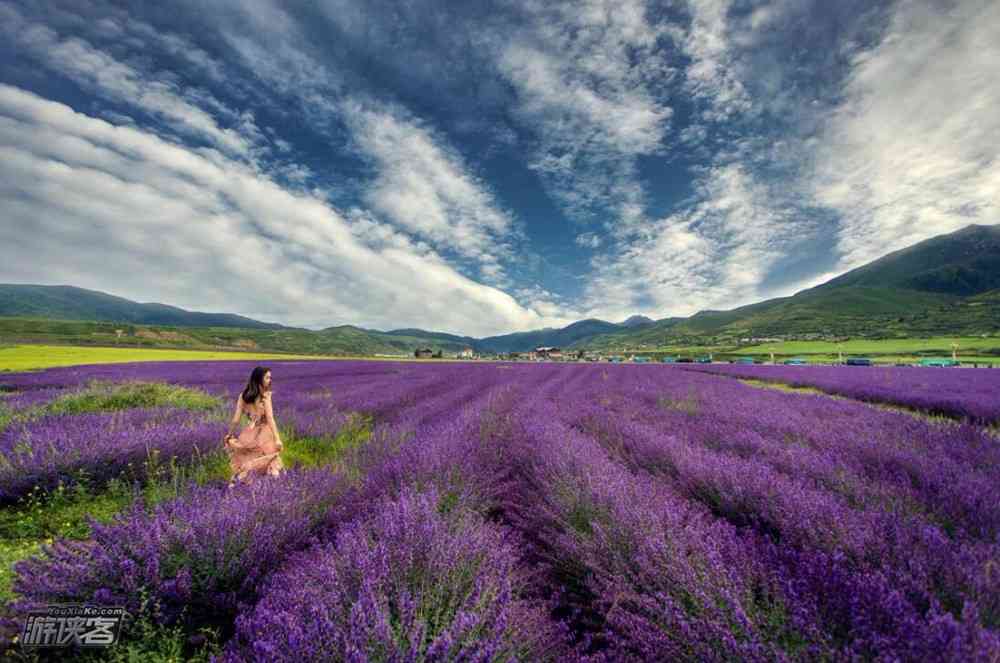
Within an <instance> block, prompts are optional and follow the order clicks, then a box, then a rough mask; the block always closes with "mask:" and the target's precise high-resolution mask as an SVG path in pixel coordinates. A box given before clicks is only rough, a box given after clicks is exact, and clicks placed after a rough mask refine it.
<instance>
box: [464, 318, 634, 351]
mask: <svg viewBox="0 0 1000 663" xmlns="http://www.w3.org/2000/svg"><path fill="white" fill-rule="evenodd" d="M621 329H622V327H621V325H616V324H615V323H613V322H606V321H604V320H594V319H590V320H580V321H579V322H574V323H573V324H571V325H568V326H566V327H563V328H562V329H542V330H539V331H530V332H519V333H515V334H504V335H502V336H490V337H488V338H482V339H479V340H478V341H477V342H476V344H475V347H476V349H478V350H479V351H480V352H516V351H522V350H531V349H534V348H537V347H542V346H553V347H559V348H565V347H568V346H570V345H573V344H574V343H577V342H580V341H584V340H586V339H588V338H592V337H594V336H597V335H599V334H606V333H608V332H614V331H620V330H621Z"/></svg>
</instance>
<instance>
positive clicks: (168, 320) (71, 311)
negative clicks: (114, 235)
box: [0, 283, 285, 329]
mask: <svg viewBox="0 0 1000 663" xmlns="http://www.w3.org/2000/svg"><path fill="white" fill-rule="evenodd" d="M0 315H3V316H21V317H31V318H52V319H57V320H107V321H115V322H130V323H132V324H138V325H172V326H176V327H240V328H245V329H283V328H285V327H284V325H279V324H275V323H270V322H259V321H257V320H253V319H251V318H245V317H243V316H241V315H233V314H231V313H196V312H193V311H185V310H184V309H181V308H177V307H176V306H168V305H167V304H156V303H148V304H140V303H139V302H133V301H131V300H129V299H124V298H122V297H115V296H114V295H109V294H107V293H103V292H98V291H96V290H86V289H84V288H76V287H73V286H69V285H18V284H9V283H4V284H0Z"/></svg>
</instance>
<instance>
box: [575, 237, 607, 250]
mask: <svg viewBox="0 0 1000 663" xmlns="http://www.w3.org/2000/svg"><path fill="white" fill-rule="evenodd" d="M573 241H575V242H576V245H577V246H582V247H584V248H587V249H597V248H600V246H601V238H600V236H599V235H598V234H597V233H580V234H579V235H577V236H576V239H574V240H573Z"/></svg>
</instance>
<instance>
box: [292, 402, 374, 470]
mask: <svg viewBox="0 0 1000 663" xmlns="http://www.w3.org/2000/svg"><path fill="white" fill-rule="evenodd" d="M370 436H371V417H364V416H361V415H354V417H352V419H351V421H350V423H348V424H347V425H346V426H344V427H343V428H341V429H340V430H339V431H337V433H336V434H335V435H332V436H323V437H309V436H299V435H296V433H295V431H292V430H288V431H281V440H282V442H284V444H285V446H284V449H283V450H282V452H281V461H282V463H284V465H285V467H287V468H289V469H291V468H295V467H328V466H333V467H335V468H336V469H340V470H344V471H348V470H349V469H350V467H349V465H350V464H349V463H347V462H346V461H347V456H348V455H349V454H350V453H351V452H352V451H353V450H355V449H358V448H360V447H361V446H362V445H363V444H364V443H365V442H367V441H368V439H369V437H370Z"/></svg>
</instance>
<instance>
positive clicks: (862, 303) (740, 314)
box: [577, 225, 1000, 348]
mask: <svg viewBox="0 0 1000 663" xmlns="http://www.w3.org/2000/svg"><path fill="white" fill-rule="evenodd" d="M998 293H1000V226H981V225H971V226H967V227H965V228H963V229H961V230H958V231H956V232H953V233H950V234H947V235H939V236H937V237H932V238H930V239H928V240H925V241H923V242H920V243H918V244H915V245H913V246H910V247H907V248H905V249H902V250H900V251H895V252H893V253H890V254H888V255H886V256H883V257H882V258H879V259H878V260H875V261H873V262H870V263H868V264H867V265H863V266H861V267H858V268H857V269H853V270H851V271H849V272H847V273H845V274H842V275H841V276H838V277H837V278H834V279H831V280H830V281H827V282H826V283H823V284H821V285H818V286H816V287H814V288H810V289H807V290H803V291H801V292H798V293H796V294H795V295H793V296H791V297H779V298H776V299H769V300H766V301H763V302H757V303H755V304H750V305H748V306H741V307H739V308H735V309H732V310H729V311H700V312H698V313H696V314H694V315H693V316H691V317H689V318H686V319H676V318H673V319H669V320H666V321H658V322H657V323H655V324H654V325H652V326H648V327H643V328H641V329H638V330H625V331H618V332H616V333H613V334H611V335H604V336H599V337H594V338H591V339H587V340H586V341H584V342H582V343H578V344H577V345H578V346H583V345H586V346H587V347H591V348H602V347H616V346H633V347H635V346H640V345H643V344H645V345H668V344H670V343H678V342H679V343H683V342H703V341H706V339H710V340H714V341H723V342H724V341H738V339H740V338H746V337H776V336H798V337H802V336H808V335H844V336H872V335H885V336H894V335H910V334H921V335H924V334H928V335H933V334H939V333H945V334H955V333H963V334H981V333H990V334H994V333H998V332H1000V294H998Z"/></svg>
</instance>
